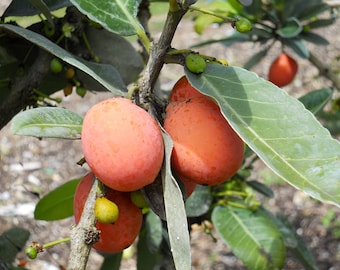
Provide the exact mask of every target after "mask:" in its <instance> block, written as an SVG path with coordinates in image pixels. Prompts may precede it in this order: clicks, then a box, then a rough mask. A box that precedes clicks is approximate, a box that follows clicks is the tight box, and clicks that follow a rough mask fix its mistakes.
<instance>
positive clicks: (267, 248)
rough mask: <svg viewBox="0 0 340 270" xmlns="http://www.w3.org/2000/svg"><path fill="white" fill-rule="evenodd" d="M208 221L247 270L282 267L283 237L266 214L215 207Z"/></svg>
mask: <svg viewBox="0 0 340 270" xmlns="http://www.w3.org/2000/svg"><path fill="white" fill-rule="evenodd" d="M211 220H212V222H213V224H214V227H215V229H216V231H217V233H218V234H219V235H220V236H221V238H222V240H223V241H224V242H225V243H226V244H227V245H228V246H229V247H230V248H231V250H232V251H233V253H234V254H235V255H236V256H237V257H238V258H239V259H240V260H242V261H243V263H244V264H245V265H246V266H247V267H248V268H249V269H251V270H262V269H267V270H271V269H273V270H274V269H281V268H282V266H283V264H284V262H285V257H286V252H285V246H284V243H283V239H282V235H281V233H280V232H279V230H278V229H277V227H276V225H275V224H274V223H273V222H272V221H271V219H270V218H269V217H268V216H267V215H266V213H265V211H263V210H262V209H259V210H257V211H256V212H253V211H251V210H249V209H241V208H236V207H231V206H226V207H222V206H217V207H215V208H214V210H213V213H212V217H211Z"/></svg>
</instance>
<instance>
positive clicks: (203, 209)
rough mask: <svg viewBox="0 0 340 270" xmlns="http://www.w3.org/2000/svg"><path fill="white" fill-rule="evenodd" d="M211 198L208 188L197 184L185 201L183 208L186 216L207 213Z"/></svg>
mask: <svg viewBox="0 0 340 270" xmlns="http://www.w3.org/2000/svg"><path fill="white" fill-rule="evenodd" d="M212 201H213V198H212V196H211V193H210V188H209V187H207V186H202V185H197V186H196V188H195V191H194V192H193V193H192V194H191V195H190V197H189V198H188V199H187V200H186V201H185V210H186V212H187V216H188V217H199V216H201V215H204V214H205V213H207V212H208V211H209V209H210V206H211V204H212Z"/></svg>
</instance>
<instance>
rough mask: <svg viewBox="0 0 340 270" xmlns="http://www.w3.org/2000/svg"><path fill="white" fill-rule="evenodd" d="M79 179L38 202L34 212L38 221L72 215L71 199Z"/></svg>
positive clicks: (60, 187)
mask: <svg viewBox="0 0 340 270" xmlns="http://www.w3.org/2000/svg"><path fill="white" fill-rule="evenodd" d="M79 180H80V179H73V180H70V181H68V182H66V183H65V184H63V185H61V186H59V187H57V188H56V189H54V190H52V191H51V192H50V193H48V194H47V195H45V196H44V197H43V198H41V199H40V200H39V202H38V203H37V205H36V207H35V210H34V218H35V219H38V220H48V221H51V220H59V219H64V218H67V217H70V216H72V215H73V197H74V193H75V191H76V188H77V185H78V183H79Z"/></svg>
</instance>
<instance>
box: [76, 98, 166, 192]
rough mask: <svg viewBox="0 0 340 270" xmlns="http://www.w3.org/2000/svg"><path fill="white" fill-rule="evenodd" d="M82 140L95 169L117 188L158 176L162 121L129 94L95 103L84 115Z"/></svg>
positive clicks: (136, 186)
mask: <svg viewBox="0 0 340 270" xmlns="http://www.w3.org/2000/svg"><path fill="white" fill-rule="evenodd" d="M81 142H82V149H83V152H84V156H85V160H86V162H87V163H88V165H89V167H90V168H91V170H92V171H93V173H94V174H95V175H97V177H98V178H99V179H100V180H101V181H102V182H103V183H104V184H105V185H107V186H108V187H110V188H112V189H114V190H119V191H133V190H137V189H140V188H142V187H144V186H145V185H148V184H150V183H152V182H153V181H154V180H155V178H156V176H157V174H158V172H159V171H160V169H161V166H162V162H163V155H164V144H163V138H162V134H161V131H160V128H159V125H158V123H157V122H156V121H155V119H153V118H152V117H151V116H150V114H148V113H147V112H146V111H145V110H143V109H142V108H140V107H138V106H137V105H136V104H134V103H132V101H131V100H129V99H126V98H111V99H108V100H104V101H102V102H99V103H97V104H96V105H94V106H93V107H92V108H91V109H90V110H89V111H88V112H87V113H86V115H85V117H84V121H83V127H82V134H81Z"/></svg>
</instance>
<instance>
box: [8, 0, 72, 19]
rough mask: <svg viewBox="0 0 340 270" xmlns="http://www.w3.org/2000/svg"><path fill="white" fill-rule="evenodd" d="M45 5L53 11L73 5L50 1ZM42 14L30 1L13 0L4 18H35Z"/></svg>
mask: <svg viewBox="0 0 340 270" xmlns="http://www.w3.org/2000/svg"><path fill="white" fill-rule="evenodd" d="M45 4H46V5H47V7H48V9H49V10H51V11H52V10H57V9H60V8H62V7H67V6H70V5H71V3H70V1H69V0H48V1H45ZM40 12H41V11H40V10H38V9H36V8H34V7H33V6H32V5H31V4H30V2H29V1H22V0H13V1H12V3H11V4H10V6H9V7H8V8H7V9H6V11H5V13H4V15H3V16H4V17H8V16H33V15H36V14H39V13H40Z"/></svg>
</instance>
